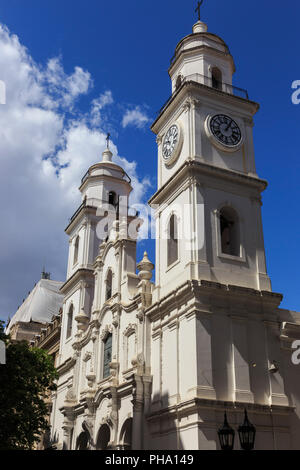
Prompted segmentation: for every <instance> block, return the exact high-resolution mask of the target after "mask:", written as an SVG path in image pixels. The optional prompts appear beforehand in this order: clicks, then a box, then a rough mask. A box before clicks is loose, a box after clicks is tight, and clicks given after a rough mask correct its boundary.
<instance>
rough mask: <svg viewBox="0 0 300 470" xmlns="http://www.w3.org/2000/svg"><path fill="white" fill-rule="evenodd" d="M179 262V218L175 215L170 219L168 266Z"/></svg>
mask: <svg viewBox="0 0 300 470" xmlns="http://www.w3.org/2000/svg"><path fill="white" fill-rule="evenodd" d="M177 260H178V228H177V217H176V215H175V214H173V215H172V216H171V218H170V222H169V229H168V266H171V264H173V263H175V261H177Z"/></svg>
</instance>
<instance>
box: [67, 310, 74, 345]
mask: <svg viewBox="0 0 300 470" xmlns="http://www.w3.org/2000/svg"><path fill="white" fill-rule="evenodd" d="M73 310H74V307H73V304H72V305H71V306H70V308H69V312H68V319H67V338H70V336H71V335H72V328H73Z"/></svg>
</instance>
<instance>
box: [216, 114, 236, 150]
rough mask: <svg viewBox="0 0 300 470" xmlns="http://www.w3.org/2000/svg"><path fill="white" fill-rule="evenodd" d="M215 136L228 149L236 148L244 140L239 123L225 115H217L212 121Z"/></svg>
mask: <svg viewBox="0 0 300 470" xmlns="http://www.w3.org/2000/svg"><path fill="white" fill-rule="evenodd" d="M210 130H211V132H212V134H213V136H214V137H215V138H216V139H217V140H218V141H219V142H221V143H222V144H223V145H225V146H227V147H236V146H237V145H239V144H240V142H241V140H242V133H241V130H240V128H239V126H238V125H237V123H236V122H235V121H234V120H233V119H231V118H230V117H229V116H226V115H225V114H217V115H216V116H213V117H212V118H211V121H210Z"/></svg>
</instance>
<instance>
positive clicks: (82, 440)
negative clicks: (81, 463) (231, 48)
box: [76, 431, 90, 450]
mask: <svg viewBox="0 0 300 470" xmlns="http://www.w3.org/2000/svg"><path fill="white" fill-rule="evenodd" d="M89 440H90V436H89V434H88V433H87V432H86V431H84V432H82V433H81V434H79V436H78V437H77V441H76V450H87V449H88V443H89Z"/></svg>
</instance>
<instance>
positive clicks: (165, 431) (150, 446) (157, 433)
mask: <svg viewBox="0 0 300 470" xmlns="http://www.w3.org/2000/svg"><path fill="white" fill-rule="evenodd" d="M180 418H181V417H180V416H179V414H178V412H177V410H176V404H175V405H174V404H173V405H171V403H170V397H169V394H168V393H164V394H162V395H160V394H155V395H153V397H152V401H151V405H150V414H149V416H148V417H145V421H146V423H145V429H146V439H145V442H144V448H145V449H146V450H166V449H168V450H184V445H183V442H182V440H181V437H180V432H179V429H178V423H179V424H180Z"/></svg>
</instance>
